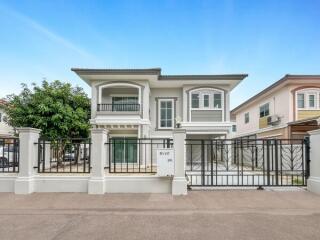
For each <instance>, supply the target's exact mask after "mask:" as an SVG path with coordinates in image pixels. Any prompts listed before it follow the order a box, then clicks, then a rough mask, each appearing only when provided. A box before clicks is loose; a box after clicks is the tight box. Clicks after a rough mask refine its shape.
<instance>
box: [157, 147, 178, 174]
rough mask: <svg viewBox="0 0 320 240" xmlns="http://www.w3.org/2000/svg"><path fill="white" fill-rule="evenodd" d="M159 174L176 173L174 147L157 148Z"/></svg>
mask: <svg viewBox="0 0 320 240" xmlns="http://www.w3.org/2000/svg"><path fill="white" fill-rule="evenodd" d="M157 175H158V176H173V175H174V152H173V149H167V148H164V149H157Z"/></svg>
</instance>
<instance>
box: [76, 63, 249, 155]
mask: <svg viewBox="0 0 320 240" xmlns="http://www.w3.org/2000/svg"><path fill="white" fill-rule="evenodd" d="M72 71H74V72H75V73H76V74H78V76H79V77H80V78H81V79H83V80H84V81H85V82H86V83H87V84H88V85H89V86H90V87H91V89H92V93H91V95H92V99H91V120H90V123H91V124H92V126H93V127H99V128H105V129H108V130H109V135H110V136H111V137H113V138H120V139H121V138H172V130H173V129H174V128H175V127H176V124H177V123H180V126H181V127H182V128H184V129H186V132H187V138H202V139H203V138H205V139H211V138H216V137H224V136H227V134H229V133H230V131H231V129H232V123H231V122H230V111H229V110H230V109H229V102H230V91H231V90H232V89H233V88H234V87H235V86H237V84H239V83H240V81H242V80H243V79H244V78H245V77H247V75H246V74H226V75H161V69H160V68H151V69H82V68H72ZM129 152H130V151H129Z"/></svg>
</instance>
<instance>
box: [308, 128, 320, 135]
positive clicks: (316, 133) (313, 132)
mask: <svg viewBox="0 0 320 240" xmlns="http://www.w3.org/2000/svg"><path fill="white" fill-rule="evenodd" d="M308 133H309V134H310V135H318V134H319V135H320V129H317V130H312V131H309V132H308Z"/></svg>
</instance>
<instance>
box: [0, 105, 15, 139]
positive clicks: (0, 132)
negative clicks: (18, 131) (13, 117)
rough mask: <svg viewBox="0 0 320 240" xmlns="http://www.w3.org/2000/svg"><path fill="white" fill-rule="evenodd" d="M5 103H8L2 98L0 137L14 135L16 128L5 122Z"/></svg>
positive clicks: (0, 106)
mask: <svg viewBox="0 0 320 240" xmlns="http://www.w3.org/2000/svg"><path fill="white" fill-rule="evenodd" d="M4 104H6V101H5V100H3V99H0V138H5V137H12V136H13V135H14V129H13V128H12V127H11V126H9V125H8V124H7V123H6V122H5V119H6V114H5V112H4V108H3V105H4Z"/></svg>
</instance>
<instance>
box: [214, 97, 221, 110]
mask: <svg viewBox="0 0 320 240" xmlns="http://www.w3.org/2000/svg"><path fill="white" fill-rule="evenodd" d="M215 95H219V96H220V107H216V104H215ZM212 102H213V107H212V109H214V110H215V109H217V110H220V109H222V93H213V100H212Z"/></svg>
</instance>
